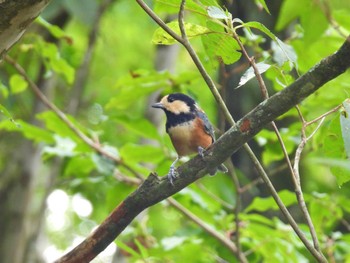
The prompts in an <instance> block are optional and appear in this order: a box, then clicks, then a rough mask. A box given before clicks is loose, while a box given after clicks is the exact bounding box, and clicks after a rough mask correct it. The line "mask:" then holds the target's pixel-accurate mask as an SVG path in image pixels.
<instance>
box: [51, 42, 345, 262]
mask: <svg viewBox="0 0 350 263" xmlns="http://www.w3.org/2000/svg"><path fill="white" fill-rule="evenodd" d="M347 57H350V37H348V38H347V40H346V41H345V43H344V44H343V45H342V47H341V48H340V49H339V50H338V51H337V52H336V53H335V54H333V55H331V56H329V57H327V58H325V59H323V60H322V61H321V62H320V63H319V64H317V65H316V66H315V67H314V68H312V69H311V70H309V71H308V72H307V73H306V74H305V75H303V76H301V77H300V78H299V79H297V80H296V81H295V82H294V83H293V84H291V85H290V86H288V87H287V88H285V89H284V90H282V91H280V92H279V93H276V94H275V95H274V96H272V97H270V98H269V99H268V100H266V101H264V102H262V103H260V104H259V105H258V106H257V107H256V108H254V109H253V110H252V111H251V112H249V113H248V114H247V115H246V116H245V117H243V118H242V119H241V120H240V121H238V122H237V124H236V125H234V126H233V127H232V128H231V129H229V130H228V131H227V132H226V133H225V134H224V135H223V136H221V137H220V138H219V139H218V140H217V141H216V142H215V143H214V144H213V145H212V147H210V149H208V150H207V151H206V152H205V157H204V159H205V161H204V160H203V159H202V158H201V157H199V156H196V157H195V158H193V159H191V160H190V161H188V162H187V163H185V164H183V165H181V166H180V167H179V168H178V172H179V177H178V178H177V180H175V182H174V186H172V185H171V184H170V183H169V181H168V180H166V178H165V179H159V178H158V177H157V176H156V175H155V174H151V175H150V176H149V177H148V178H147V180H146V181H145V182H144V183H143V184H142V185H141V186H140V187H139V188H138V189H137V190H136V191H135V192H133V193H132V194H131V195H129V196H128V197H127V198H126V199H125V200H124V201H123V202H122V203H121V204H120V205H119V206H118V207H117V208H116V209H115V210H114V211H113V212H112V213H111V214H110V215H109V216H108V218H107V219H106V220H105V221H104V222H103V223H102V224H101V225H100V226H99V227H98V228H97V229H96V230H95V231H94V232H93V233H92V234H91V235H90V236H89V237H87V238H86V239H85V240H84V241H83V242H82V243H81V244H79V245H78V246H77V247H75V248H74V249H73V250H72V251H70V252H69V253H67V254H66V255H65V256H63V257H62V258H60V259H58V260H57V261H56V262H86V261H89V260H91V259H93V258H94V257H96V256H97V255H98V254H99V253H100V252H101V251H102V250H104V249H105V248H106V247H107V246H108V245H109V244H110V243H111V242H112V241H113V240H114V239H115V238H116V237H117V236H118V235H119V234H120V233H121V232H122V231H123V230H124V229H125V227H126V226H127V225H129V224H130V223H131V221H132V220H133V219H134V218H135V217H136V216H137V215H138V214H139V213H140V212H141V211H143V210H144V209H146V208H147V207H149V206H152V205H154V204H156V203H158V202H160V201H162V200H164V199H165V198H167V197H169V196H171V195H173V194H175V193H177V192H178V191H180V190H181V189H183V188H185V187H186V186H188V185H189V184H191V183H192V182H194V181H196V180H197V179H199V178H201V177H203V176H204V175H205V174H206V173H207V171H208V169H213V168H214V167H217V166H218V165H219V164H220V163H222V162H223V161H224V160H225V159H227V158H228V157H230V156H231V155H232V154H233V153H234V152H235V151H237V150H238V149H239V148H240V147H242V145H243V144H244V143H246V142H247V141H249V140H250V139H251V138H252V137H253V136H254V135H256V134H257V133H258V132H259V131H260V130H261V129H263V128H264V127H265V126H266V125H267V124H269V123H270V122H271V121H273V120H274V119H276V118H277V117H278V116H280V115H282V114H283V113H285V112H287V111H288V110H289V109H291V108H292V107H294V106H295V105H297V104H298V103H300V102H301V101H302V100H303V99H305V98H306V97H308V96H309V95H311V94H312V93H314V92H315V91H317V90H318V89H319V88H320V87H322V85H324V84H325V83H327V82H328V81H330V80H332V79H334V78H336V77H338V76H339V75H340V74H342V73H344V72H345V71H346V70H347V69H348V68H349V67H350V60H348V59H344V58H347Z"/></svg>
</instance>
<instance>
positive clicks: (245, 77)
mask: <svg viewBox="0 0 350 263" xmlns="http://www.w3.org/2000/svg"><path fill="white" fill-rule="evenodd" d="M256 67H257V68H258V71H259V73H260V74H262V73H264V72H265V71H267V70H268V69H269V68H270V67H271V65H269V64H266V63H264V62H260V63H257V64H256ZM254 77H255V73H254V69H253V67H250V68H249V69H248V70H247V71H246V72H244V74H243V76H242V77H241V79H240V80H239V83H238V86H237V88H239V87H241V86H243V85H244V84H246V83H247V82H248V81H249V80H251V79H252V78H254Z"/></svg>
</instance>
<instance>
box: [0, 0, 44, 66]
mask: <svg viewBox="0 0 350 263" xmlns="http://www.w3.org/2000/svg"><path fill="white" fill-rule="evenodd" d="M49 2H50V0H31V1H28V0H26V1H12V0H3V1H0V10H1V16H0V39H1V41H0V59H1V58H2V56H3V55H4V54H5V53H6V52H7V50H9V49H10V48H11V47H12V46H13V45H14V44H15V43H16V42H17V41H18V40H19V39H20V38H21V37H22V35H23V34H24V32H25V30H26V29H27V27H28V26H29V25H30V24H31V23H32V22H33V21H34V19H35V18H36V17H37V16H38V15H39V14H40V12H41V11H42V10H43V9H44V8H45V7H46V6H47V5H48V3H49Z"/></svg>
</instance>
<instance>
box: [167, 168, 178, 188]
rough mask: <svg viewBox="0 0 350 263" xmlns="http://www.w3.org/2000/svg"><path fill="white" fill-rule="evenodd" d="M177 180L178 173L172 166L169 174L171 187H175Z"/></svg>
mask: <svg viewBox="0 0 350 263" xmlns="http://www.w3.org/2000/svg"><path fill="white" fill-rule="evenodd" d="M176 178H177V171H176V168H175V167H174V166H170V169H169V172H168V179H169V182H170V184H171V185H174V180H175V179H176Z"/></svg>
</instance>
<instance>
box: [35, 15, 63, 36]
mask: <svg viewBox="0 0 350 263" xmlns="http://www.w3.org/2000/svg"><path fill="white" fill-rule="evenodd" d="M35 21H36V22H37V23H38V24H39V25H41V26H43V27H44V28H46V29H47V30H48V31H49V32H50V33H51V35H53V36H54V37H56V38H66V39H69V37H68V36H67V34H66V32H65V31H63V30H62V29H61V28H60V27H58V26H56V25H53V24H50V23H49V22H48V21H46V20H45V19H44V18H43V17H42V16H38V17H37V19H36V20H35Z"/></svg>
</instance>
